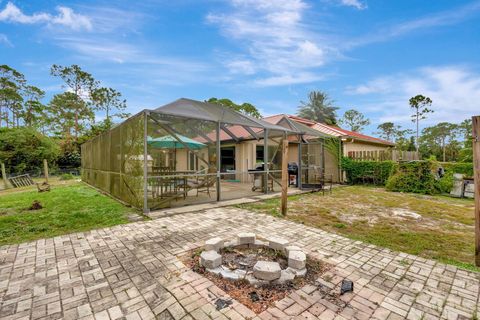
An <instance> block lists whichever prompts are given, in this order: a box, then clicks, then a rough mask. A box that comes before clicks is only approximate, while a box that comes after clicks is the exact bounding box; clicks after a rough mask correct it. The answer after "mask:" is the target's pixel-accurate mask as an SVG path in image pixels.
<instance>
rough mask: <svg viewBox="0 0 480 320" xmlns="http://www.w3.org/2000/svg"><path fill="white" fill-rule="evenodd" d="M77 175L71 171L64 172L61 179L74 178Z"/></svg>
mask: <svg viewBox="0 0 480 320" xmlns="http://www.w3.org/2000/svg"><path fill="white" fill-rule="evenodd" d="M73 179H75V176H74V175H73V174H71V173H64V174H62V175H61V176H60V180H73Z"/></svg>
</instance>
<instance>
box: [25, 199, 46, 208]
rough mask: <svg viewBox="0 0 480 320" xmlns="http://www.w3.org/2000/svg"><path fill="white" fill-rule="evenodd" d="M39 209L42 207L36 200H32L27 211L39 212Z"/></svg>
mask: <svg viewBox="0 0 480 320" xmlns="http://www.w3.org/2000/svg"><path fill="white" fill-rule="evenodd" d="M40 209H43V206H42V204H41V203H40V201H38V200H34V201H33V203H32V205H31V206H30V207H29V208H28V210H40Z"/></svg>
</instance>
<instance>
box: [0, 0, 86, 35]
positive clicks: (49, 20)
mask: <svg viewBox="0 0 480 320" xmlns="http://www.w3.org/2000/svg"><path fill="white" fill-rule="evenodd" d="M56 10H57V11H58V14H57V15H51V14H49V13H45V12H38V13H34V14H32V15H27V14H24V13H23V12H22V10H20V9H19V8H18V7H17V6H16V5H15V4H13V3H12V2H8V3H7V5H6V6H5V8H4V9H3V10H2V11H0V21H3V22H10V23H21V24H37V23H45V24H47V25H60V26H64V27H67V28H70V29H73V30H92V23H91V21H90V19H89V18H88V17H86V16H84V15H81V14H78V13H75V12H74V11H73V10H72V9H71V8H68V7H63V6H59V7H57V8H56Z"/></svg>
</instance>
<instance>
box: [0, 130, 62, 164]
mask: <svg viewBox="0 0 480 320" xmlns="http://www.w3.org/2000/svg"><path fill="white" fill-rule="evenodd" d="M59 151H60V150H59V147H58V145H57V144H56V143H55V141H53V140H52V139H51V138H49V137H47V136H45V135H43V134H41V133H40V132H38V131H36V130H35V129H32V128H26V127H20V128H0V161H3V162H5V167H6V170H7V172H9V173H22V172H25V171H40V170H42V167H43V159H47V161H48V162H49V163H52V162H54V161H55V160H56V158H57V156H58V154H59Z"/></svg>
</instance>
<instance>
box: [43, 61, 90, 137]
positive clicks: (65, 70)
mask: <svg viewBox="0 0 480 320" xmlns="http://www.w3.org/2000/svg"><path fill="white" fill-rule="evenodd" d="M50 73H51V74H52V76H55V77H60V78H61V79H62V80H63V81H64V82H65V86H66V87H67V88H68V89H70V90H71V93H73V94H74V95H75V96H76V98H75V100H77V102H76V103H72V104H71V106H72V107H75V108H77V110H76V111H75V113H74V133H75V141H76V140H77V139H78V135H79V132H80V126H81V124H80V122H81V121H82V120H86V119H89V120H92V121H93V119H94V116H95V114H94V112H93V110H92V108H91V106H90V104H91V100H92V99H91V94H92V92H93V91H94V90H95V89H96V88H98V81H96V80H95V79H94V78H93V76H92V75H91V74H90V73H88V72H85V71H83V70H82V69H81V68H80V67H79V66H78V65H76V64H74V65H71V66H69V67H64V66H60V65H56V64H54V65H52V68H51V70H50ZM64 98H65V97H64ZM69 101H70V102H72V101H73V97H72V96H71V97H69Z"/></svg>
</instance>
